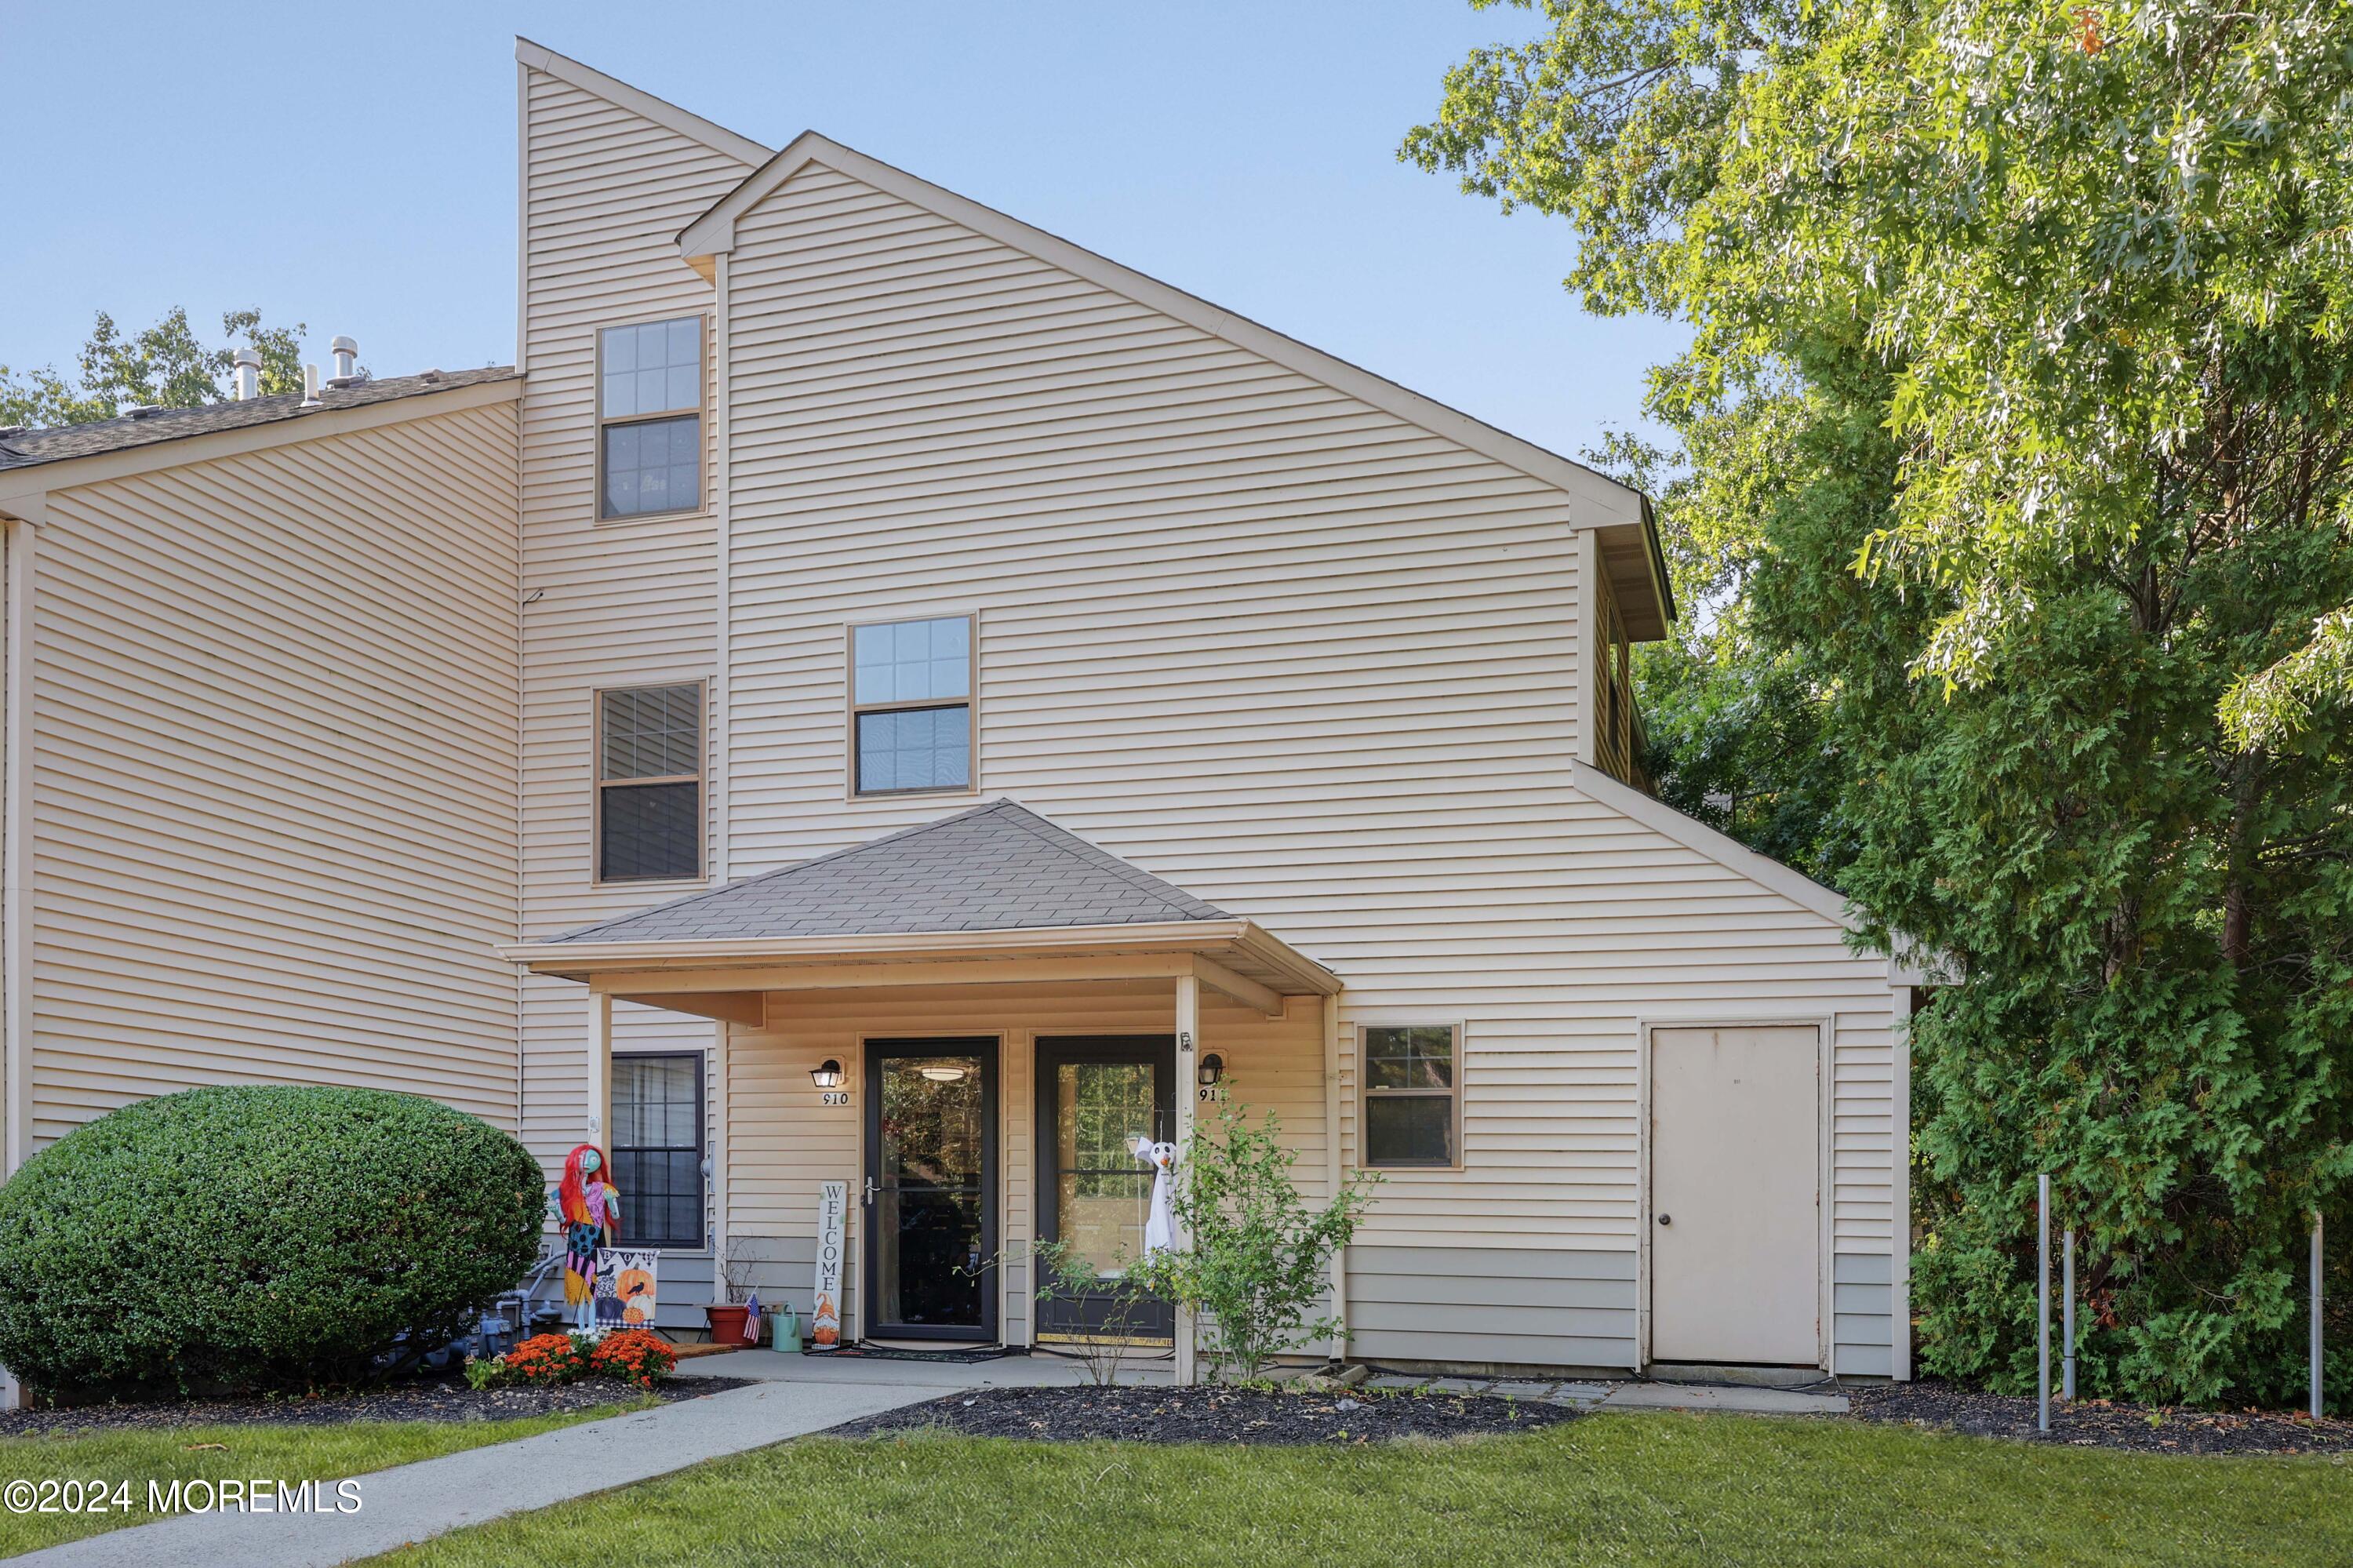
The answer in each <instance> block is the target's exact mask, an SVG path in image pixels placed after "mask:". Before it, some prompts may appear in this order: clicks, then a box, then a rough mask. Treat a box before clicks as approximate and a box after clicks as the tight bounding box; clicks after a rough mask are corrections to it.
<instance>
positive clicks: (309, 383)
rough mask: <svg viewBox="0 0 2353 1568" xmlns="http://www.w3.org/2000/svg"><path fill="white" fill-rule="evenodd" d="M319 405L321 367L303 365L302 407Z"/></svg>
mask: <svg viewBox="0 0 2353 1568" xmlns="http://www.w3.org/2000/svg"><path fill="white" fill-rule="evenodd" d="M318 406H319V367H318V366H315V365H306V366H303V367H302V407H304V408H317V407H318Z"/></svg>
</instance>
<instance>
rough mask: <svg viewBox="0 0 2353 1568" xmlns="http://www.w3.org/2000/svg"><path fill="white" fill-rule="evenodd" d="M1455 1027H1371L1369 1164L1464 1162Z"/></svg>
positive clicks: (1366, 1066)
mask: <svg viewBox="0 0 2353 1568" xmlns="http://www.w3.org/2000/svg"><path fill="white" fill-rule="evenodd" d="M1455 1041H1456V1036H1455V1030H1454V1026H1453V1025H1452V1024H1451V1023H1414V1024H1381V1025H1368V1026H1367V1027H1366V1030H1365V1033H1364V1046H1365V1049H1364V1062H1363V1065H1362V1071H1363V1073H1364V1084H1365V1089H1364V1104H1365V1160H1364V1162H1365V1163H1366V1165H1369V1166H1416V1165H1419V1166H1438V1167H1451V1166H1453V1165H1455V1164H1458V1163H1460V1160H1459V1155H1458V1150H1457V1147H1456V1146H1457V1144H1458V1142H1459V1141H1460V1133H1459V1123H1458V1120H1457V1118H1456V1116H1455V1106H1456V1081H1455V1071H1454V1058H1455Z"/></svg>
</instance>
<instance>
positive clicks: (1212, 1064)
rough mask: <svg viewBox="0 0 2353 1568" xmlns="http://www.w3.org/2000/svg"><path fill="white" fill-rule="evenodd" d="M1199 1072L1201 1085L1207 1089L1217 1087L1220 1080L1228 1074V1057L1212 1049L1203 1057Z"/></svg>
mask: <svg viewBox="0 0 2353 1568" xmlns="http://www.w3.org/2000/svg"><path fill="white" fill-rule="evenodd" d="M1198 1072H1199V1075H1200V1079H1201V1086H1202V1087H1203V1088H1205V1089H1208V1088H1215V1087H1216V1086H1217V1084H1218V1081H1219V1079H1221V1078H1223V1077H1224V1076H1225V1075H1226V1059H1225V1058H1224V1057H1223V1056H1220V1055H1219V1054H1217V1053H1216V1052H1215V1051H1212V1052H1210V1053H1209V1054H1208V1055H1206V1056H1204V1057H1202V1058H1201V1065H1200V1067H1199V1069H1198Z"/></svg>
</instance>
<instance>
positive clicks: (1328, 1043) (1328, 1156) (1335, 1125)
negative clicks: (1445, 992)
mask: <svg viewBox="0 0 2353 1568" xmlns="http://www.w3.org/2000/svg"><path fill="white" fill-rule="evenodd" d="M1341 1170H1342V1166H1341V1162H1340V999H1339V998H1338V997H1337V996H1327V997H1325V998H1324V1202H1327V1203H1328V1202H1332V1201H1333V1200H1334V1199H1335V1198H1337V1197H1339V1195H1340V1172H1341ZM1331 1267H1332V1321H1333V1323H1334V1324H1335V1331H1334V1333H1333V1335H1332V1359H1333V1360H1334V1361H1346V1360H1347V1359H1348V1249H1347V1248H1346V1247H1335V1248H1334V1249H1333V1252H1332V1265H1331Z"/></svg>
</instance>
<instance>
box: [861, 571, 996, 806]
mask: <svg viewBox="0 0 2353 1568" xmlns="http://www.w3.org/2000/svg"><path fill="white" fill-rule="evenodd" d="M849 654H850V750H851V766H852V769H853V774H854V777H855V779H856V781H857V782H856V790H857V793H859V794H860V795H895V794H906V793H911V792H915V791H921V790H927V789H970V788H971V787H972V781H973V769H972V663H973V647H972V619H971V617H969V616H963V615H955V616H943V617H936V618H934V619H932V620H896V621H887V622H884V623H882V624H881V625H876V626H860V627H858V628H855V629H854V630H852V631H851V632H850V639H849Z"/></svg>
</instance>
